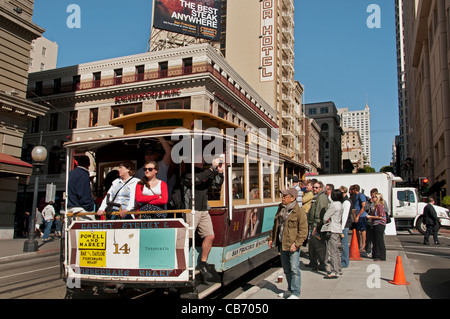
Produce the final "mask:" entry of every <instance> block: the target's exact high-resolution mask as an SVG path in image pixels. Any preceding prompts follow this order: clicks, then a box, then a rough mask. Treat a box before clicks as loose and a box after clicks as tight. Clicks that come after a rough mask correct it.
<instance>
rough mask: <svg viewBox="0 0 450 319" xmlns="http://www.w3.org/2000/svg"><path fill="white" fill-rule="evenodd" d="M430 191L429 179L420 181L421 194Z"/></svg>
mask: <svg viewBox="0 0 450 319" xmlns="http://www.w3.org/2000/svg"><path fill="white" fill-rule="evenodd" d="M429 189H430V186H429V185H428V178H426V177H425V178H423V179H421V180H420V192H421V193H422V194H423V193H426V192H428V190H429Z"/></svg>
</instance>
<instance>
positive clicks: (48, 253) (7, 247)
mask: <svg viewBox="0 0 450 319" xmlns="http://www.w3.org/2000/svg"><path fill="white" fill-rule="evenodd" d="M26 240H27V238H16V239H2V240H0V270H2V269H5V268H12V267H14V266H15V265H17V263H18V262H27V263H30V262H33V261H37V260H38V259H40V258H43V257H55V256H57V255H58V256H59V252H60V245H61V243H60V239H58V238H56V239H53V240H50V241H48V242H43V241H42V239H41V238H36V240H37V242H38V251H36V252H23V246H24V243H25V241H26Z"/></svg>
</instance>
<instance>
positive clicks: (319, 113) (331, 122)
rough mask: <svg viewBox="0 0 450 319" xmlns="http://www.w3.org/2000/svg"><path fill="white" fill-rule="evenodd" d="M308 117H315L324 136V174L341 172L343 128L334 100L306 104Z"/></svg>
mask: <svg viewBox="0 0 450 319" xmlns="http://www.w3.org/2000/svg"><path fill="white" fill-rule="evenodd" d="M305 112H306V116H307V117H308V118H311V119H314V120H315V121H316V123H317V125H318V126H319V127H320V132H321V136H322V138H323V151H322V152H321V154H323V157H322V156H321V158H320V160H321V161H322V162H321V171H320V172H321V173H322V174H340V173H341V172H342V147H341V144H342V134H343V131H342V128H341V121H340V117H339V114H338V110H337V108H336V105H335V104H334V102H320V103H308V104H305Z"/></svg>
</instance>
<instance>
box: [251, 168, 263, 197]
mask: <svg viewBox="0 0 450 319" xmlns="http://www.w3.org/2000/svg"><path fill="white" fill-rule="evenodd" d="M258 164H259V163H258V162H256V163H249V191H250V199H259V198H261V196H260V191H259V165H258Z"/></svg>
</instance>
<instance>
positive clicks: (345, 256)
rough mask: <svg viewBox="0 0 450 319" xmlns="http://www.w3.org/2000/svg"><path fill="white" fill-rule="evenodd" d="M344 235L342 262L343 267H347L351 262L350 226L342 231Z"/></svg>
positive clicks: (342, 240)
mask: <svg viewBox="0 0 450 319" xmlns="http://www.w3.org/2000/svg"><path fill="white" fill-rule="evenodd" d="M342 233H343V235H344V237H341V246H342V257H341V264H342V267H343V268H347V267H348V266H349V264H350V248H349V247H348V228H344V230H343V231H342Z"/></svg>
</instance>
